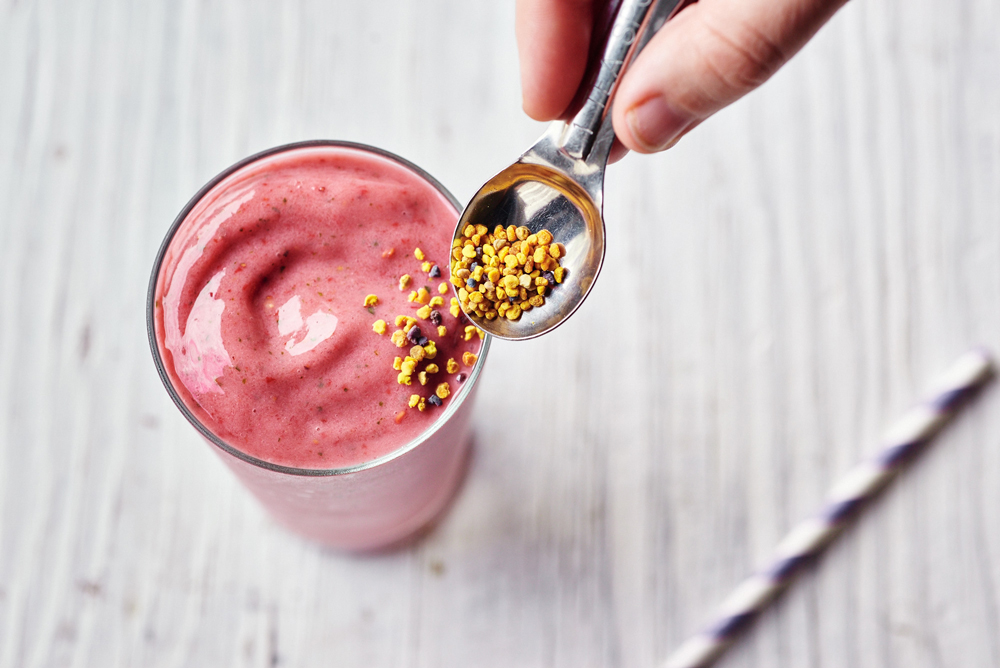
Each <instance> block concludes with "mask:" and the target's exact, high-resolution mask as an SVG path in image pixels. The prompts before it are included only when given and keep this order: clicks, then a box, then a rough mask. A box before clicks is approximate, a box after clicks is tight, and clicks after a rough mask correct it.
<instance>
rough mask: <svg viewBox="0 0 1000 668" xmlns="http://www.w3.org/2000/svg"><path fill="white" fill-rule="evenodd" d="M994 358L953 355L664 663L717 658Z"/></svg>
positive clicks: (676, 665) (672, 665)
mask: <svg viewBox="0 0 1000 668" xmlns="http://www.w3.org/2000/svg"><path fill="white" fill-rule="evenodd" d="M992 371H993V363H992V361H991V359H990V356H989V354H988V353H986V351H984V350H973V351H971V352H968V353H966V354H964V355H963V356H962V357H960V358H958V360H956V361H955V363H954V364H953V365H952V366H951V368H950V369H948V371H947V372H945V373H944V375H942V376H941V378H939V379H938V382H936V383H935V384H934V385H933V386H932V388H933V389H932V391H931V393H930V395H929V396H928V397H927V398H926V399H925V400H924V401H923V402H922V403H920V404H917V405H916V406H914V407H913V408H911V409H910V410H909V412H907V413H906V414H904V415H903V416H902V418H901V419H900V420H899V421H898V422H896V423H895V424H894V425H892V427H890V429H889V430H888V432H886V434H885V435H884V436H883V439H882V449H881V451H880V452H879V453H878V454H877V455H875V456H874V457H873V458H871V459H869V460H867V461H863V462H861V463H860V464H857V465H856V466H855V467H854V468H853V469H851V471H849V472H848V473H847V475H846V476H844V477H843V478H842V479H841V480H840V481H839V482H838V483H837V484H836V485H834V486H833V489H831V490H830V493H829V494H828V496H827V501H826V505H825V506H824V507H823V509H822V510H821V511H820V512H819V513H818V514H817V515H815V516H813V517H812V518H810V519H807V520H805V521H804V522H802V523H800V524H799V525H798V526H796V527H795V528H794V529H792V530H791V532H789V534H788V535H787V536H785V539H784V540H782V541H781V543H779V544H778V546H777V547H776V548H775V550H774V554H773V555H772V559H771V563H770V565H768V566H767V567H766V568H764V569H762V570H760V571H758V572H757V573H756V574H755V575H752V576H750V577H749V578H747V579H746V580H744V581H743V583H742V584H740V585H739V586H738V587H737V588H736V589H735V590H734V591H733V592H732V593H731V594H730V595H729V597H728V598H727V599H725V601H723V603H722V605H721V606H720V607H719V610H718V612H717V615H716V620H715V622H714V623H712V624H710V625H709V626H708V627H706V628H705V629H704V630H702V631H701V632H700V633H698V634H697V635H695V636H692V637H691V638H690V639H688V640H687V641H686V642H685V643H684V644H683V645H681V646H680V647H679V648H678V649H677V651H675V652H674V653H673V654H672V655H671V656H670V657H669V658H668V659H667V661H666V663H665V664H664V668H704V667H705V666H708V665H710V664H711V663H713V662H714V661H715V660H716V659H718V658H719V657H720V656H721V655H722V653H723V652H724V651H725V650H726V648H728V647H729V645H731V644H732V642H733V641H734V640H735V638H736V636H737V635H738V634H739V633H740V632H741V631H742V630H743V629H745V628H746V627H747V626H748V625H749V624H750V622H751V621H753V619H754V618H755V617H756V616H757V615H758V614H759V613H760V612H761V611H762V610H763V609H764V608H765V607H766V606H767V605H768V604H769V603H770V602H771V601H772V600H774V598H775V597H776V596H777V595H778V593H780V592H781V590H782V589H784V587H785V586H787V585H788V583H789V582H790V581H791V580H792V578H794V577H795V576H796V575H797V574H798V573H799V572H800V571H801V570H802V567H803V565H804V564H806V563H807V562H809V561H810V560H811V559H812V558H813V557H815V556H816V555H817V554H819V552H820V551H821V550H822V549H823V548H824V547H826V545H827V544H829V542H830V541H831V540H832V539H833V538H835V537H836V536H837V534H838V533H840V531H841V530H842V529H843V528H844V526H846V524H847V522H848V521H850V520H851V518H852V517H854V516H855V514H856V513H857V511H858V509H860V508H861V507H862V506H863V505H864V504H865V502H866V501H868V500H869V499H871V498H872V497H873V496H875V495H876V494H877V493H878V492H879V491H880V490H881V489H882V488H883V487H885V486H886V484H888V482H889V481H890V480H891V479H892V477H893V475H894V474H895V473H896V472H897V471H899V469H900V468H901V467H902V466H903V465H904V464H905V463H906V462H907V461H908V460H909V459H910V458H911V456H912V455H914V454H915V453H916V452H918V451H919V450H920V449H921V446H922V445H924V444H925V443H927V441H929V440H930V439H931V438H932V437H933V436H934V435H935V434H937V432H938V431H940V430H941V428H942V427H944V425H945V424H946V423H947V422H948V421H949V420H950V419H951V418H952V417H954V416H955V414H956V413H957V412H958V410H959V409H960V408H961V407H962V405H963V404H964V403H965V402H966V400H967V399H969V398H970V397H971V396H972V395H974V394H975V393H976V391H977V390H979V388H980V387H982V385H983V384H984V383H985V382H986V381H987V380H988V379H989V378H990V376H991V375H992Z"/></svg>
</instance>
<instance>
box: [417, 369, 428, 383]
mask: <svg viewBox="0 0 1000 668" xmlns="http://www.w3.org/2000/svg"><path fill="white" fill-rule="evenodd" d="M417 380H418V381H420V384H421V385H426V384H427V372H426V371H421V372H420V373H418V374H417Z"/></svg>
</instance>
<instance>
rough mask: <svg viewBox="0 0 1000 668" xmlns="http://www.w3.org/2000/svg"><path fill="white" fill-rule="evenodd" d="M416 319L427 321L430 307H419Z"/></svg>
mask: <svg viewBox="0 0 1000 668" xmlns="http://www.w3.org/2000/svg"><path fill="white" fill-rule="evenodd" d="M417 317H418V318H420V319H421V320H427V318H429V317H431V307H430V306H421V307H420V308H418V309H417Z"/></svg>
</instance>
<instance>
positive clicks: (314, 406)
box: [149, 142, 488, 549]
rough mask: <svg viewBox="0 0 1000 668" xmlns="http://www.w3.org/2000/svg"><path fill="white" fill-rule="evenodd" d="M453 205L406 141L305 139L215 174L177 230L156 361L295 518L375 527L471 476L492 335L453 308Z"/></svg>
mask: <svg viewBox="0 0 1000 668" xmlns="http://www.w3.org/2000/svg"><path fill="white" fill-rule="evenodd" d="M457 218H458V207H457V206H456V203H455V201H454V199H453V198H452V197H451V196H450V195H449V194H448V193H447V191H445V190H444V189H443V188H442V187H441V186H440V184H438V183H437V182H436V181H434V180H433V179H431V178H430V177H429V176H427V175H426V174H425V173H423V172H421V171H420V170H419V169H417V168H416V167H414V166H413V165H410V164H409V163H406V162H405V161H403V160H401V159H399V158H397V157H396V156H392V155H391V154H387V153H384V152H381V151H378V150H376V149H372V148H370V147H364V146H359V145H352V144H344V143H334V142H309V143H306V144H299V145H293V146H290V147H282V148H279V149H275V150H273V151H268V152H265V153H264V154H261V155H258V156H255V157H253V158H251V159H249V160H247V161H244V162H243V163H241V164H240V165H237V166H235V167H234V168H232V169H230V170H228V171H227V172H226V173H224V174H222V175H220V177H218V178H217V179H215V180H214V181H213V182H212V183H210V184H209V185H208V186H206V188H205V189H204V190H203V191H202V192H201V193H199V194H198V195H197V196H196V197H195V199H194V200H192V202H191V203H190V204H189V205H188V207H187V208H186V209H185V210H184V212H182V214H181V216H179V217H178V220H177V222H176V223H175V226H174V228H173V229H172V230H171V233H170V234H169V235H168V237H167V240H166V241H165V242H164V246H163V248H162V249H161V254H160V257H159V258H158V261H157V265H156V268H155V269H154V276H153V280H152V283H151V289H150V312H149V316H150V327H151V334H150V335H151V343H152V344H153V353H154V358H155V361H156V363H157V367H158V369H159V371H160V374H161V377H163V379H164V382H165V384H166V386H167V389H168V391H169V392H170V394H171V396H172V397H173V399H174V400H175V402H176V403H177V404H178V406H179V407H180V408H181V410H182V412H183V413H184V414H185V416H186V417H187V418H188V419H189V420H190V421H191V422H192V424H194V425H195V427H196V428H198V430H199V431H200V432H201V433H202V434H203V435H204V436H205V437H206V438H207V439H208V440H209V441H210V442H211V443H213V444H214V445H216V446H218V451H219V452H220V454H221V456H222V457H223V460H224V461H225V462H226V463H227V464H228V465H229V466H230V467H231V468H232V469H233V470H234V471H235V472H236V473H237V475H238V476H239V477H240V478H241V479H242V480H243V481H244V482H245V483H246V484H247V485H248V486H249V488H250V489H251V491H252V492H254V493H255V495H256V496H257V497H258V498H260V499H261V501H262V502H263V503H264V505H265V506H266V507H267V508H268V510H270V511H271V512H272V514H273V515H274V516H275V517H276V518H277V519H278V520H279V521H280V522H281V523H283V524H285V525H286V526H289V527H291V528H292V529H294V530H296V531H298V532H299V533H302V534H304V535H306V536H308V537H310V538H313V539H315V540H318V541H321V542H324V543H327V544H330V545H334V546H338V547H345V548H359V549H364V548H372V547H378V546H380V545H384V544H387V543H390V542H393V541H396V540H399V539H401V538H404V537H405V536H406V535H408V534H410V533H412V532H413V531H415V530H417V529H419V528H420V526H422V525H423V524H425V523H426V522H428V521H429V520H430V519H432V518H433V517H434V516H435V515H436V514H437V513H438V512H440V510H441V509H442V508H443V506H444V505H445V504H446V503H447V501H448V499H449V498H450V496H451V494H452V492H453V491H454V489H455V487H456V486H457V484H458V482H459V481H460V479H461V474H462V470H463V464H464V459H465V457H466V454H467V447H468V433H467V432H468V413H469V410H470V407H471V401H470V399H471V397H470V396H469V395H470V394H471V393H472V392H473V391H474V386H475V381H476V379H477V378H478V374H479V370H480V368H481V365H482V362H483V358H484V357H485V355H484V353H485V350H486V347H487V346H488V341H486V340H483V339H481V338H480V335H479V333H478V332H476V331H475V330H473V329H468V330H467V327H469V323H468V321H467V320H466V319H465V318H464V316H463V315H462V314H461V313H460V312H458V311H457V309H453V308H452V304H453V303H452V299H453V297H454V292H453V290H452V288H451V286H450V283H448V276H447V267H448V261H449V253H450V250H451V236H452V232H453V229H454V225H455V222H456V220H457ZM455 313H457V316H456V315H455ZM401 367H402V369H401ZM406 372H409V373H406Z"/></svg>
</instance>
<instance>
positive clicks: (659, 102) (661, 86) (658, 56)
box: [613, 0, 847, 153]
mask: <svg viewBox="0 0 1000 668" xmlns="http://www.w3.org/2000/svg"><path fill="white" fill-rule="evenodd" d="M846 1H847V0H701V1H700V2H698V3H697V4H694V5H691V6H689V7H688V8H686V9H685V10H683V11H682V12H681V13H679V14H678V15H677V16H676V17H675V18H674V19H672V20H670V21H667V23H666V24H665V25H664V26H663V28H661V29H660V31H659V32H657V33H656V35H654V36H653V38H652V39H651V40H650V42H649V44H648V45H647V46H646V48H645V49H643V51H642V52H641V53H640V54H639V56H638V57H637V58H636V60H635V62H634V63H633V64H632V66H631V67H630V68H629V69H628V70H627V71H626V72H625V76H624V78H623V79H622V82H621V84H620V86H619V89H618V92H617V93H616V94H615V101H614V110H613V114H614V117H613V118H614V126H615V134H616V135H617V136H618V138H619V139H620V140H621V142H622V143H623V144H624V145H625V146H627V147H628V148H630V149H632V150H633V151H638V152H639V153H654V152H656V151H662V150H663V149H666V148H670V147H671V146H673V145H674V144H676V143H677V141H678V140H679V139H680V138H681V137H682V136H683V135H684V134H685V133H686V132H688V131H689V130H691V129H692V128H694V127H695V126H696V125H698V123H700V122H701V121H703V120H704V119H706V118H707V117H709V116H711V115H712V114H714V113H715V112H716V111H718V110H720V109H722V108H723V107H725V106H727V105H729V104H730V103H732V102H734V101H736V100H738V99H739V98H741V97H743V96H744V95H746V94H747V93H749V92H750V91H751V90H753V89H754V88H756V87H757V86H759V85H761V84H762V83H764V82H765V81H767V79H768V78H770V76H771V75H772V74H774V73H775V72H776V71H777V70H778V68H780V67H781V66H782V65H784V64H785V62H787V61H788V59H789V58H791V57H792V56H793V55H794V54H795V53H796V52H797V51H798V50H799V49H801V48H802V46H803V45H804V44H805V43H806V42H807V41H809V38H810V37H812V36H813V35H814V34H815V33H816V31H817V30H819V28H820V27H821V26H822V25H823V24H824V23H825V22H826V21H827V20H828V19H829V18H830V17H831V16H833V14H834V13H835V12H836V11H837V10H838V9H839V8H840V7H841V6H842V5H843V4H844V3H845V2H846Z"/></svg>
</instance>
